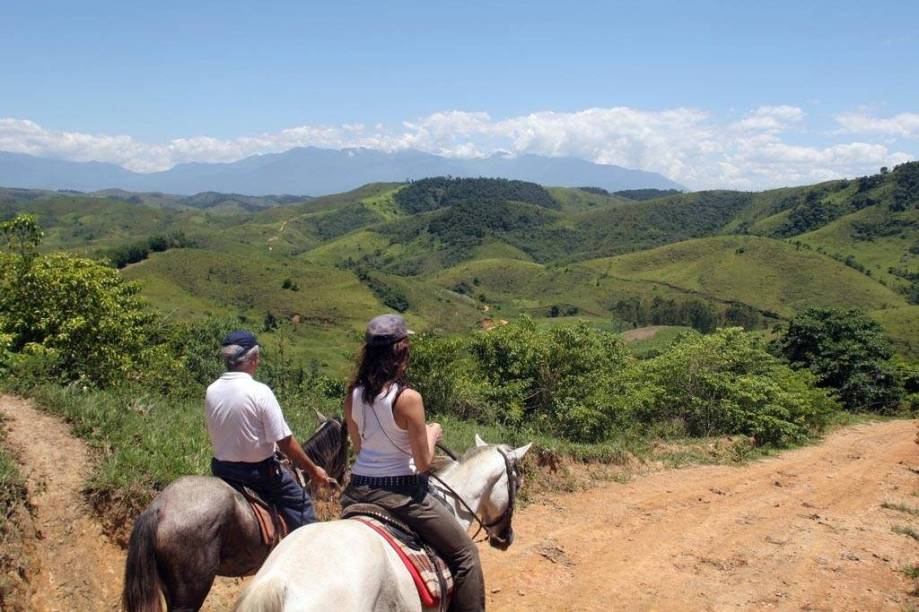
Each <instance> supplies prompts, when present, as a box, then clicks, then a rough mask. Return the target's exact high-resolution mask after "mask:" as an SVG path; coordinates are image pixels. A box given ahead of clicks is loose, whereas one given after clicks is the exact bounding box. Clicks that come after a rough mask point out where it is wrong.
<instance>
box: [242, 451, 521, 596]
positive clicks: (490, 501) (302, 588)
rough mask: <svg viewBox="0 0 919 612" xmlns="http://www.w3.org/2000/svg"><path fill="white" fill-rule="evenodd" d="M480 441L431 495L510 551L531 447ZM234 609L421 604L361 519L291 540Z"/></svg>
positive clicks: (312, 528) (318, 527) (309, 529)
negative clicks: (521, 469)
mask: <svg viewBox="0 0 919 612" xmlns="http://www.w3.org/2000/svg"><path fill="white" fill-rule="evenodd" d="M475 442H476V447H475V448H473V449H470V450H469V451H468V452H467V453H466V454H465V455H464V456H463V457H462V458H460V459H459V460H458V461H452V462H450V463H449V464H448V465H446V466H445V467H444V468H442V469H440V470H439V471H438V472H437V473H436V478H433V477H432V478H431V481H430V484H431V488H432V493H433V494H434V495H437V496H439V497H442V498H443V500H444V501H445V502H446V503H447V504H448V506H449V507H450V509H451V511H452V512H453V515H454V516H455V517H456V520H457V522H458V523H459V524H460V525H462V526H463V527H464V528H466V529H468V528H469V526H470V525H471V524H472V522H473V521H476V522H478V523H479V524H480V525H481V526H482V527H484V529H485V531H486V532H487V534H488V541H489V544H491V545H492V546H494V547H496V548H500V549H501V550H505V549H507V547H508V546H510V544H511V542H513V540H514V531H513V528H512V526H511V518H512V515H513V510H514V500H515V498H516V493H517V490H518V489H519V488H520V486H521V484H522V479H521V477H520V475H519V473H518V470H517V465H518V464H519V462H520V460H521V459H523V456H524V455H525V454H526V452H527V451H528V450H529V449H530V444H527V445H526V446H522V447H520V448H517V449H512V448H511V447H509V446H507V445H503V444H502V445H491V444H486V443H485V442H484V441H483V440H482V439H481V438H480V437H479V436H478V434H476V437H475ZM439 481H443V482H439ZM451 489H452V491H451ZM457 497H459V498H460V499H459V500H458V499H457ZM470 510H471V511H472V512H474V513H475V514H474V515H473V514H472V512H470ZM235 610H236V611H237V612H280V611H284V612H294V611H301V610H302V611H306V610H311V611H315V610H321V611H326V610H341V611H347V612H364V611H367V612H370V611H372V610H400V611H402V610H406V611H421V610H422V605H421V599H420V597H419V596H418V590H417V589H416V587H415V583H414V582H413V581H412V577H411V575H410V574H409V572H408V570H407V569H406V568H405V565H404V564H403V563H402V561H401V560H400V559H399V557H398V556H397V555H396V552H395V551H394V550H393V549H392V547H391V546H390V545H389V544H388V543H387V542H386V541H385V540H384V539H383V538H382V536H380V535H379V534H377V533H376V532H375V531H373V530H372V529H370V528H369V527H367V526H366V525H363V524H361V523H360V522H358V521H350V520H339V521H331V522H325V523H313V524H311V525H307V526H305V527H301V528H300V529H297V530H296V531H294V532H293V533H291V534H290V535H289V536H288V537H287V538H285V539H284V540H283V541H282V542H281V543H280V544H279V545H278V547H277V548H275V549H274V551H273V552H272V553H271V555H269V557H268V559H267V560H266V561H265V564H264V565H262V568H261V569H260V570H259V572H258V573H257V574H256V575H255V577H254V578H253V579H252V582H251V583H250V584H249V585H248V586H247V587H246V589H245V591H243V593H242V596H241V597H240V599H239V601H238V602H237V603H236V608H235Z"/></svg>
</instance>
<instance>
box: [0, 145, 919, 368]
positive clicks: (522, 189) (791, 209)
mask: <svg viewBox="0 0 919 612" xmlns="http://www.w3.org/2000/svg"><path fill="white" fill-rule="evenodd" d="M917 174H919V163H913V164H905V165H903V166H900V167H898V168H896V169H895V170H894V171H892V172H889V173H886V174H880V175H875V176H872V177H862V178H860V179H856V180H852V181H832V182H829V183H822V184H819V185H813V186H808V187H799V188H788V189H780V190H772V191H767V192H762V193H742V192H731V191H708V192H697V193H672V192H656V191H653V190H644V191H639V192H625V193H623V194H615V193H608V192H605V191H604V190H602V189H597V188H593V187H585V188H562V187H551V188H543V187H540V186H539V185H535V184H533V183H525V182H520V181H504V180H490V179H443V178H440V179H429V180H428V179H426V180H420V181H415V182H414V183H407V184H406V183H374V184H369V185H366V186H364V187H361V188H359V189H356V190H353V191H350V192H346V193H341V194H334V195H330V196H324V197H320V198H314V199H306V200H304V199H292V200H285V201H272V202H271V203H270V204H271V206H270V207H269V206H267V204H266V205H265V206H261V205H258V204H259V202H253V201H250V200H245V199H242V198H239V197H237V196H233V195H232V194H230V195H222V194H200V195H199V196H193V197H191V198H188V199H187V201H186V204H184V205H177V204H175V202H173V201H171V200H170V201H169V202H164V201H162V199H159V200H158V199H156V198H155V197H154V196H153V195H151V194H135V195H136V197H135V195H132V194H126V193H121V192H110V193H107V194H95V195H86V194H72V193H66V194H60V193H54V192H47V191H29V190H14V189H4V190H0V218H7V217H10V216H12V215H13V214H15V213H17V212H22V211H26V212H32V213H34V214H36V215H37V216H38V218H39V221H40V222H41V224H42V225H43V226H44V227H45V228H46V231H47V234H48V236H47V240H46V247H45V248H48V249H52V250H54V249H68V250H73V251H77V252H80V253H83V254H85V255H89V256H103V255H105V254H107V253H109V252H110V251H109V250H110V249H112V248H116V247H124V246H125V245H131V244H133V243H136V242H138V241H141V242H143V241H149V240H150V239H151V237H155V236H166V235H174V234H176V233H181V235H182V236H183V237H184V239H185V240H183V241H182V242H181V243H180V244H182V245H186V244H187V245H191V248H171V249H169V250H166V251H165V252H154V253H152V254H148V255H149V256H148V258H147V259H146V260H143V261H140V262H139V263H134V264H132V265H130V266H128V267H127V268H126V269H125V270H124V275H125V276H126V277H128V278H130V279H132V280H136V281H138V282H140V283H141V285H142V288H143V289H142V290H143V293H144V295H146V296H147V297H148V298H149V299H150V301H151V302H153V303H154V304H155V305H157V306H158V307H160V308H161V309H162V310H163V311H164V312H167V313H170V316H173V317H178V318H188V317H197V316H203V315H206V314H217V315H224V316H235V317H239V318H240V319H241V320H243V321H245V322H246V324H247V325H250V326H252V327H256V328H260V327H265V328H266V332H265V333H266V337H267V338H268V339H269V343H271V342H275V343H282V344H283V343H286V346H288V349H287V350H289V351H290V352H291V353H292V354H295V355H297V356H299V357H303V358H308V359H314V360H316V361H317V362H318V363H319V364H320V365H321V366H324V367H331V368H337V367H340V365H341V364H342V363H344V352H346V351H347V350H348V348H347V347H349V346H351V345H352V344H353V340H354V337H355V336H354V334H355V333H357V332H358V330H359V329H360V327H361V325H362V324H363V323H364V322H365V321H366V319H367V318H369V317H370V316H372V315H373V314H374V313H378V312H381V311H384V310H400V311H404V312H405V313H406V315H407V316H408V317H409V319H410V321H411V323H412V325H414V326H415V327H417V328H418V329H422V330H424V329H442V330H446V331H463V330H469V329H476V328H480V327H483V326H485V327H487V326H490V325H495V324H500V321H502V320H508V319H511V318H513V317H515V316H519V315H521V314H528V315H530V316H533V317H535V318H536V319H537V320H538V321H541V322H544V323H545V324H558V323H560V322H564V321H569V320H579V319H583V320H587V321H590V322H592V323H593V324H595V325H598V326H604V327H606V328H613V329H629V328H632V327H636V326H638V327H640V326H642V325H650V324H654V325H691V324H692V325H699V324H704V325H712V324H718V325H730V324H742V325H745V326H748V327H763V326H768V325H771V324H772V323H774V322H775V321H776V320H779V319H783V318H787V317H790V316H792V315H793V314H794V312H795V311H796V310H798V309H800V308H803V307H805V306H808V305H822V306H833V305H838V306H852V307H859V308H862V309H865V310H866V311H869V312H871V313H872V316H874V317H875V318H876V319H877V320H878V321H880V322H881V323H882V324H883V325H884V327H885V329H887V330H888V332H889V333H890V334H891V335H892V337H893V338H894V340H895V341H896V342H897V346H898V349H899V350H900V351H901V352H902V353H903V354H910V355H916V354H917V353H919V329H917V324H916V321H917V320H919V317H917V314H919V312H917V308H919V306H916V305H914V304H915V303H916V302H919V291H917V289H916V287H917V280H919V229H917V227H919V208H917V205H919V181H917V180H916V175H917ZM658 196H660V197H658ZM170 202H171V203H170ZM261 203H262V204H265V203H266V202H264V201H262V202H261ZM269 313H270V315H269ZM700 321H702V323H700ZM269 323H270V324H269Z"/></svg>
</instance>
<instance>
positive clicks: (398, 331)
mask: <svg viewBox="0 0 919 612" xmlns="http://www.w3.org/2000/svg"><path fill="white" fill-rule="evenodd" d="M413 333H415V332H413V331H412V330H410V329H409V328H408V327H407V326H406V325H405V317H403V316H402V315H397V314H385V315H380V316H378V317H374V318H373V319H371V321H370V323H369V324H368V325H367V333H366V335H365V336H364V340H365V341H366V342H367V344H369V345H370V346H386V345H387V344H394V343H396V342H398V341H399V340H402V339H403V338H405V337H406V336H409V335H411V334H413Z"/></svg>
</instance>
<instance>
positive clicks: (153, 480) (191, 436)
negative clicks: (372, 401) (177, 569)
mask: <svg viewBox="0 0 919 612" xmlns="http://www.w3.org/2000/svg"><path fill="white" fill-rule="evenodd" d="M30 395H31V396H32V397H33V399H34V400H35V401H36V402H37V403H38V404H39V405H40V406H41V407H42V408H44V409H45V410H48V411H49V412H52V413H54V414H57V415H59V416H61V417H63V418H64V419H65V420H67V421H68V422H69V423H70V424H71V426H72V430H73V432H74V434H76V435H77V436H79V437H81V438H84V439H86V440H87V441H88V442H89V444H90V445H91V446H93V447H95V448H96V449H98V450H99V454H98V457H100V460H99V461H98V463H96V465H95V467H94V471H93V473H92V474H90V475H89V478H88V483H87V489H86V490H87V493H88V494H89V497H90V499H91V500H93V501H94V503H96V504H101V505H110V506H111V507H113V508H114V509H116V510H120V511H121V513H122V516H121V518H124V517H125V516H131V515H133V514H134V513H136V512H139V511H140V510H141V509H142V508H143V507H144V506H146V504H147V503H148V502H149V501H150V499H151V498H152V495H153V494H154V493H155V492H156V491H157V490H160V489H162V488H163V487H165V486H166V485H167V484H169V483H170V482H172V481H173V480H175V479H176V478H178V477H180V476H183V475H187V474H209V473H210V467H209V466H210V458H211V454H212V449H211V444H210V440H209V439H208V436H207V432H206V430H205V427H204V416H203V414H204V413H203V409H204V408H203V402H202V401H201V400H199V399H186V400H183V399H176V398H167V397H162V396H157V395H152V394H150V395H145V394H143V393H138V392H136V391H135V392H131V393H129V392H115V391H109V392H103V391H93V390H87V391H83V390H81V388H80V387H78V386H70V387H58V386H53V385H46V386H42V387H38V388H35V389H32V390H31V391H30ZM338 403H339V402H331V401H327V402H325V403H323V402H322V401H321V400H316V399H315V398H314V399H312V400H309V401H308V400H307V399H306V398H299V399H291V400H289V401H287V402H284V406H283V409H284V414H285V417H286V418H287V421H288V423H289V424H290V427H291V429H292V430H293V431H294V434H295V435H296V436H297V437H298V438H299V439H301V440H303V439H306V438H308V437H309V435H310V434H311V433H312V431H313V429H314V428H315V426H316V417H315V415H314V413H313V408H314V406H315V407H317V408H320V409H321V410H324V411H326V412H327V413H332V412H334V411H335V405H337V404H338Z"/></svg>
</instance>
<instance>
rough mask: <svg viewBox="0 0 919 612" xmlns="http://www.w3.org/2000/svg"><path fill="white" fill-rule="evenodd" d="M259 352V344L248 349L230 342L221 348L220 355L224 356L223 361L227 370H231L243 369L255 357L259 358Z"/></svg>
mask: <svg viewBox="0 0 919 612" xmlns="http://www.w3.org/2000/svg"><path fill="white" fill-rule="evenodd" d="M259 354H260V351H259V347H258V345H257V344H256V345H255V346H253V347H252V348H250V349H249V350H246V349H245V348H243V347H241V346H239V345H238V344H229V345H227V346H224V347H221V349H220V356H221V357H222V358H223V363H224V365H225V366H226V367H227V370H229V371H231V372H233V371H236V370H241V369H243V368H244V367H246V366H247V365H249V363H251V362H252V360H253V359H257V358H258V356H259Z"/></svg>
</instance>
